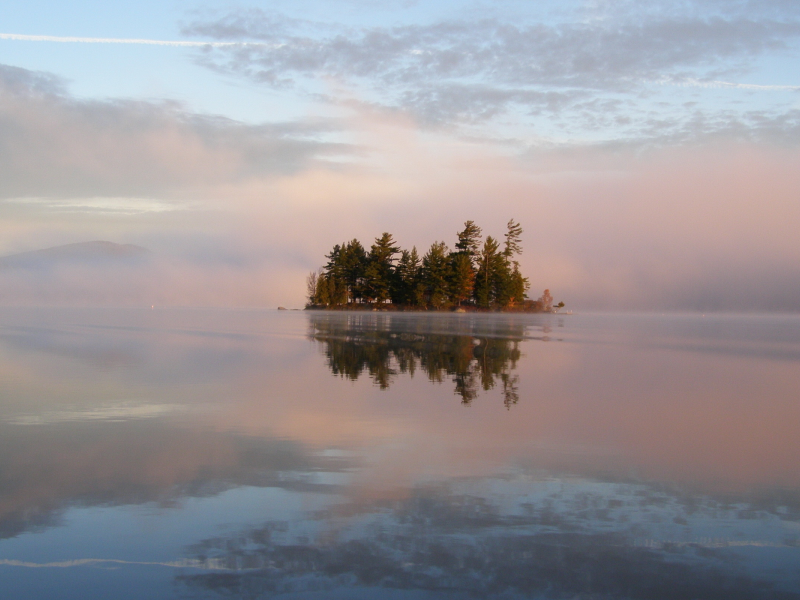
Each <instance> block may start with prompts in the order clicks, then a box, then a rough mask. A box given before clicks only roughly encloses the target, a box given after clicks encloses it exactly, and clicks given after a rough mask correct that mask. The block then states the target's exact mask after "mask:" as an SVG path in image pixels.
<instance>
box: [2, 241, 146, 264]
mask: <svg viewBox="0 0 800 600" xmlns="http://www.w3.org/2000/svg"><path fill="white" fill-rule="evenodd" d="M150 254H151V252H150V251H149V250H148V249H147V248H142V247H141V246H135V245H133V244H115V243H114V242H107V241H92V242H78V243H75V244H66V245H63V246H55V247H52V248H44V249H42V250H32V251H30V252H21V253H19V254H11V255H9V256H4V257H0V268H17V269H36V268H48V267H55V266H58V265H61V264H98V263H102V264H108V263H131V262H139V261H141V260H143V259H146V258H147V257H148V256H149V255H150Z"/></svg>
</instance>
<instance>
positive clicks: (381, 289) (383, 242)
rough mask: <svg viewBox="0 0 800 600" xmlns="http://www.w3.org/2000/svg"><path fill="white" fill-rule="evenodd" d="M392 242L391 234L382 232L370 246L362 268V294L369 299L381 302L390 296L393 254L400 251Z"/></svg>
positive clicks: (392, 278) (392, 277)
mask: <svg viewBox="0 0 800 600" xmlns="http://www.w3.org/2000/svg"><path fill="white" fill-rule="evenodd" d="M394 244H395V241H394V239H392V235H391V234H390V233H386V232H384V234H383V235H382V236H381V237H379V238H376V239H375V243H374V244H372V248H370V252H369V256H368V257H367V265H366V268H365V270H364V296H365V297H366V298H367V299H368V300H370V301H372V300H374V301H377V302H378V303H379V304H383V303H384V302H386V301H387V300H389V298H390V292H391V289H392V287H393V283H394V281H393V280H394V255H395V254H397V253H398V252H399V251H400V248H398V247H397V246H395V245H394Z"/></svg>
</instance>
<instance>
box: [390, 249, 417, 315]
mask: <svg viewBox="0 0 800 600" xmlns="http://www.w3.org/2000/svg"><path fill="white" fill-rule="evenodd" d="M420 286H421V282H420V260H419V254H417V247H416V246H414V247H413V248H412V249H411V251H410V252H409V251H408V250H403V251H402V252H401V253H400V260H399V261H397V267H396V268H395V277H394V286H393V289H392V302H393V303H395V304H409V305H415V304H419V302H417V296H416V294H415V292H416V290H417V288H418V287H420Z"/></svg>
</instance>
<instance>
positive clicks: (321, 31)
mask: <svg viewBox="0 0 800 600" xmlns="http://www.w3.org/2000/svg"><path fill="white" fill-rule="evenodd" d="M592 6H594V9H592V10H590V9H588V8H585V7H584V8H582V9H577V10H571V11H567V13H566V16H565V17H564V16H562V17H561V19H560V20H558V21H553V20H552V19H542V20H539V21H536V20H535V19H534V18H531V17H530V16H529V17H528V18H527V19H520V20H518V21H513V20H511V19H509V18H507V17H506V18H504V17H503V15H499V16H493V17H491V18H482V19H473V20H468V19H461V20H456V19H449V20H439V21H435V22H431V23H427V24H419V23H412V24H400V25H397V26H363V27H360V28H358V27H344V26H343V25H339V24H319V23H311V22H308V21H301V20H297V19H289V18H285V17H282V16H281V15H279V14H274V13H268V12H265V11H261V10H256V9H249V10H243V11H233V12H230V13H228V14H227V15H224V16H222V17H218V18H216V19H213V18H206V19H205V20H200V19H198V20H195V21H194V22H192V23H190V24H188V25H187V26H185V27H184V29H183V33H184V34H186V35H191V36H204V37H207V38H210V39H215V40H225V41H259V42H263V43H267V44H272V45H271V46H269V47H258V46H239V47H233V46H231V47H225V48H208V49H206V50H204V51H203V52H202V54H201V55H200V56H199V58H198V60H199V61H200V63H201V64H203V65H206V66H208V67H210V68H213V69H215V70H218V71H221V72H225V73H233V74H237V75H239V76H242V77H246V78H248V79H251V80H253V81H257V82H259V83H263V84H267V85H271V86H276V87H280V88H283V89H293V90H294V91H295V92H296V93H303V92H306V93H312V91H313V90H314V89H316V87H318V86H319V85H320V82H325V81H330V80H333V81H337V82H344V83H345V84H346V86H348V89H350V90H356V91H355V92H353V93H355V94H357V95H359V96H360V97H361V98H362V99H365V100H369V101H372V102H374V103H376V104H380V105H383V106H385V107H387V108H392V109H398V110H404V111H408V112H409V113H410V114H412V115H414V117H415V118H417V119H419V121H420V123H423V124H426V125H449V124H474V123H476V122H480V121H490V120H495V122H496V121H497V120H498V119H499V118H501V117H502V118H506V119H509V120H511V121H514V122H516V124H517V125H518V126H520V127H523V128H525V127H529V128H532V129H534V130H537V131H539V130H542V129H544V130H548V131H550V132H551V137H553V136H555V137H560V138H561V139H563V138H565V137H566V138H575V137H582V138H584V139H585V138H592V137H596V136H598V135H601V136H602V137H604V138H605V139H626V138H631V137H634V136H636V135H638V134H639V132H638V131H637V129H640V128H641V125H642V124H643V123H645V122H646V121H647V115H648V113H650V112H652V111H654V110H657V109H658V103H662V104H671V105H673V106H672V107H671V109H670V110H667V111H663V110H662V112H664V113H665V114H666V115H667V116H668V118H669V120H670V121H671V122H672V123H673V124H677V125H678V126H681V125H682V124H684V123H686V122H687V121H688V120H690V119H691V118H692V115H691V113H690V112H689V111H687V110H685V109H681V108H679V107H678V106H675V104H676V103H675V98H676V96H679V97H681V98H682V99H683V101H690V100H694V101H698V102H700V104H701V106H700V107H699V110H704V111H705V112H706V113H707V114H709V115H711V116H714V115H716V114H718V113H720V112H721V111H724V110H727V111H741V110H742V105H741V104H742V102H741V101H742V97H741V94H743V93H749V92H751V93H761V94H764V93H773V94H778V93H783V94H791V93H792V92H796V91H798V89H800V86H798V85H797V84H792V83H791V82H790V83H786V84H784V83H781V82H776V83H769V82H761V81H756V82H748V81H747V80H743V81H739V82H737V81H734V80H732V78H739V77H745V76H747V75H751V74H753V73H755V72H757V71H758V69H759V68H760V67H758V64H757V63H758V61H759V60H761V61H764V60H768V61H769V60H778V59H779V58H780V57H783V59H785V58H787V57H790V56H793V55H794V54H796V52H797V44H798V41H800V18H798V15H797V13H796V11H791V10H789V8H790V7H788V6H786V5H785V4H783V3H780V2H774V3H770V6H768V7H764V9H763V10H761V11H757V10H756V8H755V5H752V4H750V3H736V4H735V5H734V6H733V7H732V10H730V11H728V12H723V10H722V8H723V7H722V5H721V4H719V3H716V2H710V3H683V4H681V5H680V8H677V9H676V8H674V7H673V5H672V4H665V3H662V2H651V3H644V4H643V5H642V6H639V5H638V4H634V5H627V4H626V6H627V8H625V7H623V8H619V7H616V8H615V5H614V4H613V3H611V4H608V3H602V2H601V3H593V4H592ZM637 7H638V8H637ZM532 10H533V9H532ZM673 86H674V87H673ZM667 88H669V89H667ZM675 88H677V89H680V88H685V89H684V90H682V91H676V89H675ZM692 88H694V89H692ZM700 90H707V92H706V93H705V95H704V96H703V95H701V96H698V94H701V92H700ZM723 93H727V94H728V95H727V96H725V95H722V94H723ZM731 94H733V95H734V96H732V95H731ZM736 94H739V95H738V96H735V95H736ZM587 96H591V97H592V98H593V99H595V100H597V101H598V104H597V106H596V107H591V106H588V105H587V104H586V103H585V100H586V97H587ZM335 99H336V95H335V94H332V95H331V96H330V98H329V100H335ZM621 100H624V101H625V106H624V107H622V106H618V107H617V108H613V109H612V111H611V112H610V113H609V111H608V108H609V104H608V103H609V102H617V103H618V104H620V101H621ZM794 102H796V99H787V97H786V96H785V95H783V96H779V97H778V96H775V95H773V96H772V97H771V98H765V97H763V96H762V97H761V98H759V99H754V98H752V97H748V99H747V102H746V103H745V104H746V105H747V108H748V109H750V110H756V109H757V110H769V111H772V112H773V113H775V114H776V115H778V114H781V113H783V112H784V111H785V110H787V108H788V107H789V106H791V105H792V104H793V103H794ZM543 109H544V110H543ZM554 117H560V118H561V119H562V120H563V122H561V123H558V122H555V121H556V119H554ZM607 117H613V118H611V119H609V120H608V121H607V122H606V123H605V124H602V125H601V124H600V123H601V122H602V121H603V120H604V119H606V118H607ZM621 121H626V123H622V122H621ZM626 125H627V126H626Z"/></svg>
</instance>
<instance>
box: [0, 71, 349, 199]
mask: <svg viewBox="0 0 800 600" xmlns="http://www.w3.org/2000/svg"><path fill="white" fill-rule="evenodd" d="M336 129H337V125H336V124H335V123H333V122H332V121H330V120H328V121H323V120H316V121H314V120H307V121H305V122H299V121H298V122H285V123H270V124H262V125H249V124H243V123H239V122H236V121H233V120H230V119H226V118H224V117H217V116H212V115H201V114H196V113H192V112H190V111H188V110H186V109H185V108H184V107H183V106H182V105H180V104H177V103H174V102H166V101H165V102H145V101H133V100H79V99H76V98H73V97H71V96H69V95H68V94H67V93H66V91H65V85H64V82H62V81H61V80H59V79H58V78H56V77H54V76H52V75H48V74H41V73H35V72H31V71H26V70H24V69H19V68H15V67H8V66H4V65H0V140H2V142H0V182H1V183H0V198H6V199H8V198H19V197H25V198H41V197H56V198H61V199H63V198H68V197H76V196H90V197H98V196H108V197H124V196H134V197H139V198H147V197H153V196H154V195H158V196H160V197H161V198H164V197H165V196H168V195H169V194H171V193H175V192H177V191H180V190H186V189H197V188H198V187H203V186H207V185H213V184H219V183H222V182H231V181H241V180H245V179H247V178H250V177H268V176H279V175H283V174H290V173H295V172H298V171H301V170H303V169H306V168H310V167H312V166H315V165H317V166H318V165H320V164H323V163H325V162H326V161H328V160H329V159H331V158H335V157H337V156H339V157H340V156H343V155H348V154H351V153H352V152H353V151H354V149H353V148H352V147H349V146H348V145H346V144H343V143H337V142H332V141H325V140H324V139H323V138H324V137H325V136H327V135H329V134H330V133H331V132H333V131H335V130H336Z"/></svg>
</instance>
